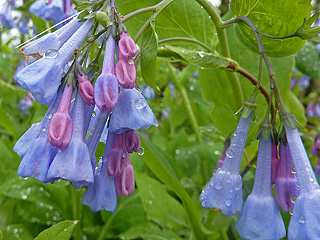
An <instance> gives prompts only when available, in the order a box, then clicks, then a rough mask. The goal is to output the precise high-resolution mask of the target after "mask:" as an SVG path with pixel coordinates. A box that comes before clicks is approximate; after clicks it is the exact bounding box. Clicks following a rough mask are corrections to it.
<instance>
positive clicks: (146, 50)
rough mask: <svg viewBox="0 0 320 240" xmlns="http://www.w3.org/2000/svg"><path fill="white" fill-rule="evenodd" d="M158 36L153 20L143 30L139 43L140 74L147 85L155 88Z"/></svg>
mask: <svg viewBox="0 0 320 240" xmlns="http://www.w3.org/2000/svg"><path fill="white" fill-rule="evenodd" d="M157 49H158V36H157V33H156V32H155V29H154V20H152V21H151V22H150V24H149V25H148V27H147V28H146V29H145V30H144V32H143V35H142V41H141V73H142V76H143V79H144V81H145V82H146V84H147V85H149V86H150V87H152V88H153V89H155V88H156V84H155V81H156V60H157Z"/></svg>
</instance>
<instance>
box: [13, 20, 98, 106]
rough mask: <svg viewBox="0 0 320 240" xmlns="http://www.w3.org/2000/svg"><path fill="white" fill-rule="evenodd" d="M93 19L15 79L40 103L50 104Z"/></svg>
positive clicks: (89, 29) (23, 70)
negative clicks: (65, 67) (51, 54)
mask: <svg viewBox="0 0 320 240" xmlns="http://www.w3.org/2000/svg"><path fill="white" fill-rule="evenodd" d="M93 22H94V20H93V19H89V20H87V21H86V22H85V23H84V24H83V25H82V26H81V27H80V28H79V29H78V30H77V31H76V32H75V33H74V34H73V35H72V36H71V37H70V38H69V39H68V41H67V42H65V43H64V44H63V46H62V47H61V48H60V49H59V50H58V51H57V52H56V53H55V54H54V55H53V56H47V57H44V58H41V59H39V60H38V61H36V62H34V63H32V64H30V65H29V66H27V67H25V68H24V69H22V70H21V71H20V72H19V73H18V74H17V75H16V80H17V81H18V82H19V83H20V85H21V87H22V88H24V89H26V90H27V91H29V92H31V93H32V95H33V96H34V98H35V99H36V100H37V101H38V102H39V103H41V104H47V105H49V106H50V105H51V104H52V101H53V99H54V96H55V94H56V92H57V90H58V87H59V83H60V81H61V78H62V75H63V68H64V66H65V65H66V64H67V63H68V61H69V60H70V58H71V57H72V55H73V53H74V50H75V49H76V48H78V47H79V45H80V44H81V43H82V41H83V40H84V39H85V37H86V36H87V35H88V34H89V32H90V31H91V28H92V26H93Z"/></svg>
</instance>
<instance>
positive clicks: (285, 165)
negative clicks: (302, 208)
mask: <svg viewBox="0 0 320 240" xmlns="http://www.w3.org/2000/svg"><path fill="white" fill-rule="evenodd" d="M280 160H281V161H280V172H279V174H278V176H277V179H276V184H275V196H276V200H277V203H278V204H279V206H280V207H281V209H282V211H283V212H288V211H291V210H292V209H293V206H294V203H293V201H292V198H293V196H297V195H298V190H297V183H296V176H295V175H294V173H293V172H292V169H293V162H292V158H291V154H290V149H289V145H288V144H286V145H285V144H283V143H282V142H281V143H280Z"/></svg>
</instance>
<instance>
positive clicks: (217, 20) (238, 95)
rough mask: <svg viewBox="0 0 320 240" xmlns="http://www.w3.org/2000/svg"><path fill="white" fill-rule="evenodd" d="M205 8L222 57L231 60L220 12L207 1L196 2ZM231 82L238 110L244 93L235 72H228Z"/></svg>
mask: <svg viewBox="0 0 320 240" xmlns="http://www.w3.org/2000/svg"><path fill="white" fill-rule="evenodd" d="M196 1H197V2H198V3H199V4H200V5H201V6H203V8H204V9H205V10H206V11H207V13H208V14H209V15H210V16H211V19H212V21H213V23H214V25H215V26H216V29H217V34H218V39H219V45H220V50H221V55H222V56H224V57H228V58H231V54H230V50H229V45H228V39H227V34H226V31H225V30H224V28H222V27H221V24H222V20H221V17H220V14H219V12H218V10H217V9H216V8H215V7H214V6H212V4H211V3H209V2H208V1H207V0H196ZM226 74H227V77H228V79H229V82H230V84H231V87H232V90H233V94H234V97H235V103H236V106H237V108H241V107H242V105H243V102H244V98H243V93H242V89H241V85H240V81H239V78H238V76H237V74H236V73H235V72H226Z"/></svg>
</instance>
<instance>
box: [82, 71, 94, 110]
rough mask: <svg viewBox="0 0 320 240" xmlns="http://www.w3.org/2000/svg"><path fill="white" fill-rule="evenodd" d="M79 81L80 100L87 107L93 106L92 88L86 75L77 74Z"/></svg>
mask: <svg viewBox="0 0 320 240" xmlns="http://www.w3.org/2000/svg"><path fill="white" fill-rule="evenodd" d="M78 81H79V93H80V96H81V98H82V100H83V101H84V102H85V103H86V104H88V105H94V87H93V86H92V84H91V82H89V80H88V78H87V77H86V75H85V74H84V73H83V75H80V74H78Z"/></svg>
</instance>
